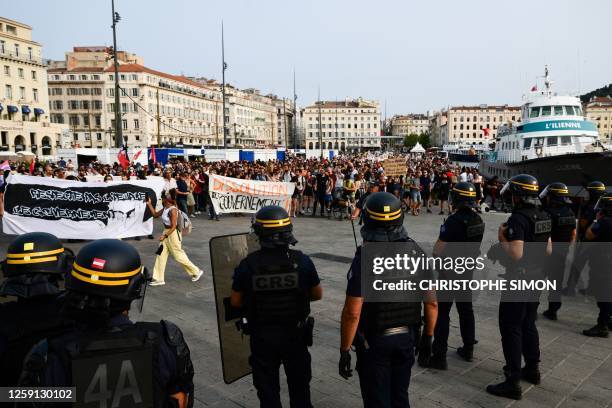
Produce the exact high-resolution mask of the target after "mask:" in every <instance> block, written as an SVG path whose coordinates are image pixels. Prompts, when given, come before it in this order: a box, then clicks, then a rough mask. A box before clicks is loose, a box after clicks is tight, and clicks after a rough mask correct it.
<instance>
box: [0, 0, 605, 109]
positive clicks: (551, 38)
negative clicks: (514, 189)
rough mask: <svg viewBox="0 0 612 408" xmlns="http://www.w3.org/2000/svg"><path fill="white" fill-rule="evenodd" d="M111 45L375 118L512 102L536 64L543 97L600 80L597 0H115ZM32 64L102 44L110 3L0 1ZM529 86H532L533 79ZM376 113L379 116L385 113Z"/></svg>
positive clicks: (601, 5) (167, 65)
mask: <svg viewBox="0 0 612 408" xmlns="http://www.w3.org/2000/svg"><path fill="white" fill-rule="evenodd" d="M115 7H116V11H117V12H119V14H120V15H121V18H122V19H121V22H120V23H119V24H118V32H117V35H118V48H119V49H120V50H126V51H129V52H133V53H136V54H138V55H140V56H142V57H143V58H144V62H145V65H146V66H148V67H149V68H152V69H156V70H160V71H164V72H168V73H172V74H184V75H196V76H204V77H207V78H215V79H218V80H220V79H221V21H222V20H223V24H224V27H225V60H226V62H227V64H228V69H227V71H226V81H227V82H228V83H231V84H232V85H235V86H238V87H240V88H256V89H259V90H260V91H261V92H262V93H264V94H267V93H274V94H276V95H278V96H280V97H288V98H291V97H292V95H293V72H294V70H295V73H296V88H297V92H296V93H297V95H298V105H300V106H305V105H308V104H311V103H312V102H314V101H316V100H317V98H318V92H319V90H320V98H321V100H344V99H345V98H357V97H359V96H362V97H363V98H364V99H374V100H378V101H379V102H380V104H381V110H382V112H383V115H384V114H385V112H386V115H387V116H388V117H390V116H392V115H394V114H407V113H425V112H426V111H428V110H429V111H433V110H439V109H441V108H445V107H448V106H455V105H474V104H490V105H491V104H517V105H518V104H520V103H521V97H522V95H523V94H524V93H525V92H526V91H528V90H529V88H531V86H533V85H534V84H535V83H536V82H538V83H539V84H540V86H541V84H542V79H541V76H542V75H543V71H544V65H545V64H548V65H549V68H550V72H551V77H552V79H553V80H554V81H555V85H554V86H555V89H556V90H557V91H559V92H563V93H571V94H578V93H584V92H588V91H590V90H593V89H596V88H599V87H601V86H604V85H607V84H609V83H611V82H612V53H611V52H610V49H611V48H612V24H610V20H609V18H610V15H612V1H608V0H583V1H576V0H572V1H569V0H556V1H550V0H512V1H500V0H496V1H493V0H443V1H442V0H427V1H416V0H371V1H363V0H301V1H295V0H115ZM0 15H2V16H3V17H7V18H11V19H14V20H17V21H21V22H24V23H26V24H28V25H30V26H32V27H33V30H34V31H33V39H34V40H35V41H37V42H39V43H41V44H42V45H43V56H44V58H50V59H63V58H64V55H65V52H67V51H69V50H71V49H72V47H73V46H86V45H87V46H93V45H112V32H111V29H110V24H111V0H31V1H30V2H28V5H27V7H26V6H24V4H23V2H19V1H10V2H9V1H6V2H4V4H3V6H2V10H1V11H0ZM538 77H540V78H538ZM385 107H386V109H385Z"/></svg>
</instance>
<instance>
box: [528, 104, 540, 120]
mask: <svg viewBox="0 0 612 408" xmlns="http://www.w3.org/2000/svg"><path fill="white" fill-rule="evenodd" d="M538 116H540V107H539V106H537V107H535V108H531V112H530V113H529V117H530V118H537V117H538Z"/></svg>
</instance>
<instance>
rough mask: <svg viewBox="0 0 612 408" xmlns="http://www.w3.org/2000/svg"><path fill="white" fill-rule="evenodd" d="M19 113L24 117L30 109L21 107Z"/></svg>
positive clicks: (24, 106) (25, 106)
mask: <svg viewBox="0 0 612 408" xmlns="http://www.w3.org/2000/svg"><path fill="white" fill-rule="evenodd" d="M21 113H23V114H24V115H27V114H28V113H30V107H29V106H27V105H23V106H22V107H21Z"/></svg>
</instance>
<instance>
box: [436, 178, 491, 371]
mask: <svg viewBox="0 0 612 408" xmlns="http://www.w3.org/2000/svg"><path fill="white" fill-rule="evenodd" d="M450 196H451V205H452V208H453V210H454V212H453V214H451V215H450V216H449V217H448V218H447V219H446V220H445V222H444V224H443V225H442V226H441V227H440V235H439V237H438V241H437V242H436V244H435V246H434V250H433V254H434V256H444V257H453V258H455V257H471V258H472V259H475V258H476V257H477V256H479V255H480V244H481V242H482V237H483V235H484V229H485V224H484V222H483V221H482V218H481V217H480V215H478V214H477V213H476V211H475V210H476V208H478V205H477V203H476V188H475V187H474V185H473V184H472V183H467V182H460V183H457V185H455V187H453V189H452V190H451V193H450ZM440 278H441V279H455V278H460V279H467V280H470V279H472V278H473V270H472V269H470V270H467V271H465V272H464V273H462V274H460V275H457V274H455V272H454V271H451V272H446V271H444V270H442V271H440ZM471 295H472V294H471V291H469V290H468V291H446V292H443V293H440V292H438V320H437V322H436V328H435V331H434V342H433V346H432V349H433V355H432V358H431V361H430V363H429V366H430V367H432V368H437V369H441V370H446V368H447V362H446V352H447V349H448V344H447V343H448V336H449V325H450V317H449V315H450V310H451V307H452V304H453V301H454V302H456V305H457V312H458V314H459V327H460V330H461V338H462V340H463V346H461V347H458V348H457V353H458V354H459V356H460V357H462V358H463V359H464V360H466V361H472V358H473V353H474V345H475V344H476V326H475V319H474V309H473V307H472V296H471Z"/></svg>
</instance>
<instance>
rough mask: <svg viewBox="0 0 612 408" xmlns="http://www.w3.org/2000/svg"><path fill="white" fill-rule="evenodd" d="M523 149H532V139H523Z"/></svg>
mask: <svg viewBox="0 0 612 408" xmlns="http://www.w3.org/2000/svg"><path fill="white" fill-rule="evenodd" d="M523 149H525V150H528V149H531V139H523Z"/></svg>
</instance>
